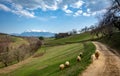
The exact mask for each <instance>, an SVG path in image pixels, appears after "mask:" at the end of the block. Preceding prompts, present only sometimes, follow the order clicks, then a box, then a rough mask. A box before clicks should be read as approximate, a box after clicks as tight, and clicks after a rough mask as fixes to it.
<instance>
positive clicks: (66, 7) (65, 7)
mask: <svg viewBox="0 0 120 76" xmlns="http://www.w3.org/2000/svg"><path fill="white" fill-rule="evenodd" d="M63 11H64V12H66V13H67V14H69V13H73V12H72V11H71V10H69V9H68V5H64V7H63Z"/></svg>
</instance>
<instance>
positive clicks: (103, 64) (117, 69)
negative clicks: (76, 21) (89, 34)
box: [80, 42, 120, 76]
mask: <svg viewBox="0 0 120 76" xmlns="http://www.w3.org/2000/svg"><path fill="white" fill-rule="evenodd" d="M93 43H94V44H95V46H96V49H97V50H99V52H100V58H99V59H98V60H97V59H95V60H94V61H93V63H92V64H91V65H90V66H89V67H88V68H87V69H86V70H85V71H84V72H83V73H82V75H80V76H120V55H119V54H114V53H113V52H111V51H110V50H111V49H108V48H107V46H105V45H103V44H102V43H99V42H93Z"/></svg>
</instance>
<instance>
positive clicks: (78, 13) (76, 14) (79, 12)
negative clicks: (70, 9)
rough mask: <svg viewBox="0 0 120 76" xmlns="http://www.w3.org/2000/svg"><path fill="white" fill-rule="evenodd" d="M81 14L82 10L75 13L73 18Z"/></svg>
mask: <svg viewBox="0 0 120 76" xmlns="http://www.w3.org/2000/svg"><path fill="white" fill-rule="evenodd" d="M82 13H83V11H82V10H78V11H77V12H75V14H74V15H73V16H74V17H77V16H80V15H81V14H82Z"/></svg>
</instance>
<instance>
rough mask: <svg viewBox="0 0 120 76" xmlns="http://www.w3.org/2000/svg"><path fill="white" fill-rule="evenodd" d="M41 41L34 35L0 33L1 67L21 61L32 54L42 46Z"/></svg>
mask: <svg viewBox="0 0 120 76" xmlns="http://www.w3.org/2000/svg"><path fill="white" fill-rule="evenodd" d="M40 45H41V41H40V40H39V39H38V38H33V37H31V38H30V37H24V38H22V37H15V36H11V35H7V34H2V33H1V34H0V67H4V66H5V67H7V66H9V65H12V64H15V63H17V62H20V61H22V60H24V59H26V58H27V57H29V56H31V55H32V54H33V53H34V52H36V51H37V49H38V48H39V47H40Z"/></svg>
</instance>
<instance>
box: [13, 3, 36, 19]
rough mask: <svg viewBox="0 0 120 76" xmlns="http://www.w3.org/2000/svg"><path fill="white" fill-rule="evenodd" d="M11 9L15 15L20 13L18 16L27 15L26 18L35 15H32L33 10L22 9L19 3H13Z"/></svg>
mask: <svg viewBox="0 0 120 76" xmlns="http://www.w3.org/2000/svg"><path fill="white" fill-rule="evenodd" d="M12 6H13V8H14V9H13V10H12V12H13V13H15V14H17V15H20V16H25V17H28V18H34V17H35V15H34V12H29V11H28V10H25V9H23V7H22V6H21V5H19V4H13V5H12Z"/></svg>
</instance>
